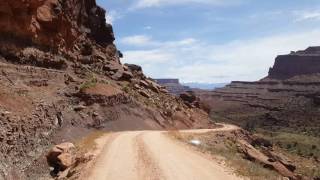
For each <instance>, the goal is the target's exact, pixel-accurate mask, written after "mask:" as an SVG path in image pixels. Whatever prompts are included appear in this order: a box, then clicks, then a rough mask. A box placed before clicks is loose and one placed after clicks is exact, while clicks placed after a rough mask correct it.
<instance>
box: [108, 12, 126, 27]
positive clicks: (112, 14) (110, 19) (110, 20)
mask: <svg viewBox="0 0 320 180" xmlns="http://www.w3.org/2000/svg"><path fill="white" fill-rule="evenodd" d="M120 18H122V15H121V14H120V13H118V12H117V11H110V12H107V14H106V22H107V23H108V24H113V23H114V21H115V20H118V19H120Z"/></svg>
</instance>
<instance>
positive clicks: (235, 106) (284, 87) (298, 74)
mask: <svg viewBox="0 0 320 180" xmlns="http://www.w3.org/2000/svg"><path fill="white" fill-rule="evenodd" d="M318 53H319V48H318V47H313V48H308V49H307V50H305V51H298V52H293V53H292V54H290V55H285V56H279V57H278V58H277V59H276V63H275V66H274V67H273V68H272V69H271V70H270V73H269V76H268V77H267V78H264V79H262V80H260V81H257V82H239V81H235V82H232V83H231V84H229V85H228V86H226V87H225V88H220V89H217V90H215V91H212V92H208V91H207V92H198V94H199V95H200V97H201V99H202V102H203V103H204V105H205V106H209V108H210V109H212V116H213V117H214V118H215V119H219V120H222V121H228V122H233V123H236V124H239V125H241V126H242V127H244V128H247V129H256V128H263V129H267V130H272V131H275V130H279V129H281V130H283V131H286V132H288V131H289V132H294V133H305V134H308V135H312V136H320V134H319V132H320V126H319V124H320V118H319V115H320V113H319V97H320V94H319V92H320V69H319V65H320V59H319V54H318ZM207 108H208V107H207Z"/></svg>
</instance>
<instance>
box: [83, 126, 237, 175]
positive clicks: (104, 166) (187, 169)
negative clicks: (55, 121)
mask: <svg viewBox="0 0 320 180" xmlns="http://www.w3.org/2000/svg"><path fill="white" fill-rule="evenodd" d="M235 129H237V127H236V126H232V125H223V127H222V128H219V129H211V130H183V131H182V132H184V133H204V132H208V131H231V130H235ZM111 137H112V138H110V136H105V137H104V139H100V142H101V143H102V141H101V140H104V146H103V148H102V149H101V153H100V155H99V156H98V158H97V159H96V161H95V162H94V164H93V166H92V167H91V168H90V170H88V172H87V173H84V174H86V175H85V176H82V177H83V179H88V180H120V179H121V180H157V179H166V180H214V179H223V180H228V179H241V178H239V177H237V176H236V175H234V174H232V172H231V170H230V169H228V168H227V167H225V166H223V165H221V164H219V163H218V162H215V161H213V160H212V159H210V158H209V157H207V156H205V155H203V154H201V153H199V152H196V151H195V150H194V148H188V146H187V145H184V144H183V143H180V142H176V141H175V140H173V139H172V138H169V137H168V136H166V134H165V131H131V132H117V133H114V134H113V135H112V136H111Z"/></svg>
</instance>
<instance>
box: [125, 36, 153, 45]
mask: <svg viewBox="0 0 320 180" xmlns="http://www.w3.org/2000/svg"><path fill="white" fill-rule="evenodd" d="M120 43H122V44H125V45H131V46H146V45H151V44H153V43H154V42H152V39H151V37H149V36H147V35H134V36H127V37H124V38H122V39H120Z"/></svg>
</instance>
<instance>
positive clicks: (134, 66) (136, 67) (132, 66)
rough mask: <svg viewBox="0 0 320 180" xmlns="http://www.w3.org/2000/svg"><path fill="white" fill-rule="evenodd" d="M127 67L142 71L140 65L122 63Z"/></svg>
mask: <svg viewBox="0 0 320 180" xmlns="http://www.w3.org/2000/svg"><path fill="white" fill-rule="evenodd" d="M124 65H125V66H127V67H128V68H129V70H130V71H133V72H134V71H142V67H141V66H138V65H135V64H124Z"/></svg>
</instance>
